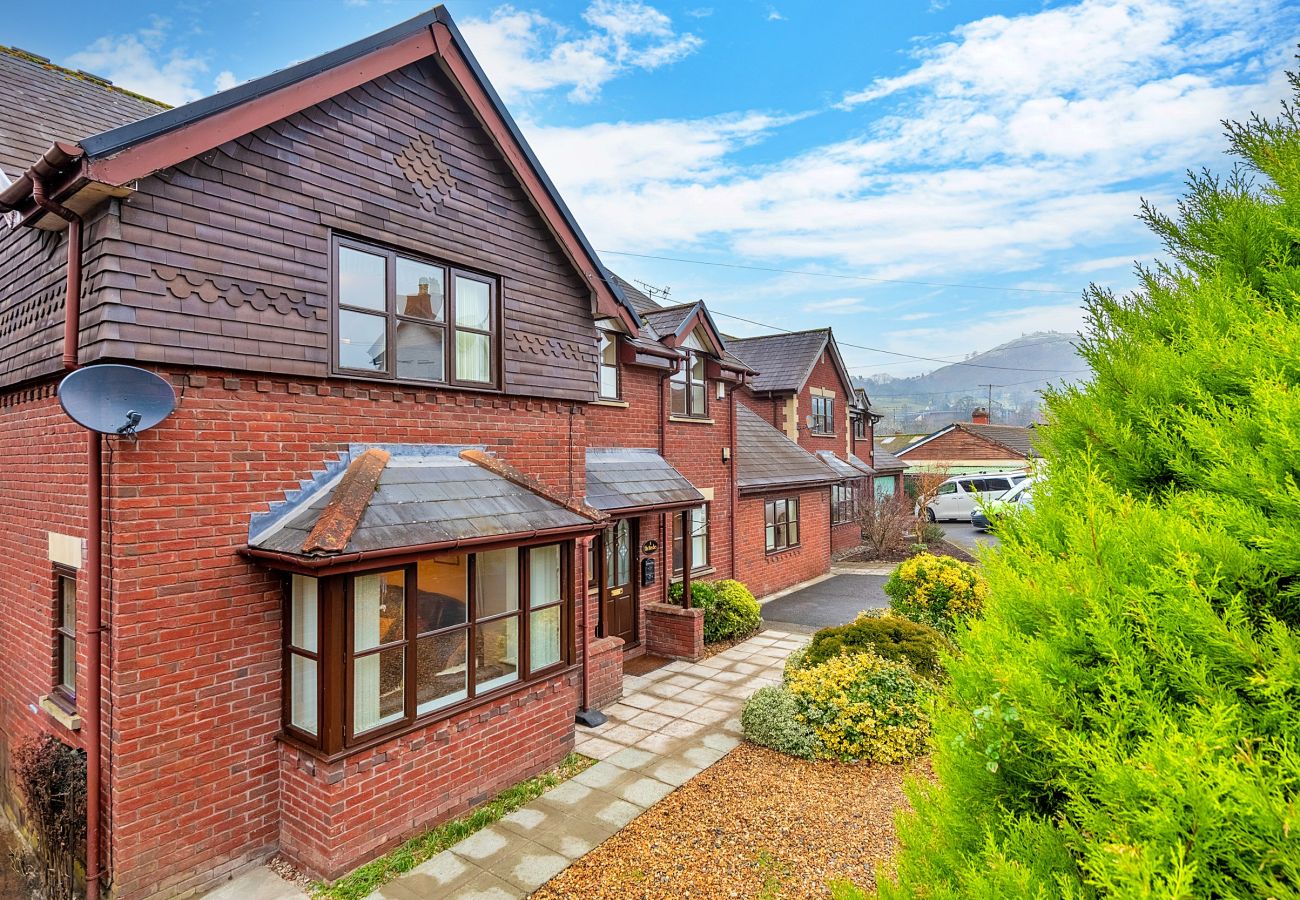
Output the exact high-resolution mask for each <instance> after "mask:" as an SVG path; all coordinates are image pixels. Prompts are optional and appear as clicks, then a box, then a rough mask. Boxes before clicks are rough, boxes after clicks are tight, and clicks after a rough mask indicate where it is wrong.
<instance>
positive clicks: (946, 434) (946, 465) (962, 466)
mask: <svg viewBox="0 0 1300 900" xmlns="http://www.w3.org/2000/svg"><path fill="white" fill-rule="evenodd" d="M1033 437H1034V430H1033V427H1032V426H1030V427H1027V426H1024V425H992V424H990V423H989V416H988V410H986V409H984V408H983V407H980V408H978V409H976V410H975V411H974V412H973V413H972V414H971V421H969V422H953V423H952V424H951V425H948V426H946V427H944V428H940V429H939V430H938V431H936V432H934V433H933V434H930V435H926V436H924V437H919V438H916V437H912V436H906V435H895V436H893V438H894V440H893V442H892V443H891V442H890V441H889V439H886V438H879V439H877V447H879V448H882V449H886V450H887V452H889V453H892V454H893V456H895V457H896V458H897V459H900V460H902V461H903V462H904V463H906V464H907V465H908V466H910V467H912V468H913V469H914V470H922V469H923V470H928V471H937V472H943V473H945V474H947V475H961V474H966V473H971V472H1000V471H1012V470H1017V469H1025V468H1027V467H1028V466H1029V465H1030V463H1031V462H1032V461H1033V460H1034V459H1037V458H1038V457H1039V454H1038V451H1037V450H1035V449H1034V441H1033ZM909 438H910V439H909Z"/></svg>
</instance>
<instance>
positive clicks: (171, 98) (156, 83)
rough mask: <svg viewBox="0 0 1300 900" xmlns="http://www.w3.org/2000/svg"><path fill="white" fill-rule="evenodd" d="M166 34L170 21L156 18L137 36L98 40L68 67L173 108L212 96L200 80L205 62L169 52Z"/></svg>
mask: <svg viewBox="0 0 1300 900" xmlns="http://www.w3.org/2000/svg"><path fill="white" fill-rule="evenodd" d="M167 34H168V23H167V21H166V20H165V19H159V18H155V19H154V20H153V21H152V22H151V24H150V25H149V26H148V27H146V28H142V29H140V30H139V31H137V32H135V33H134V34H118V35H105V36H103V37H101V38H98V39H96V40H95V41H94V43H92V44H91V45H90V46H89V47H87V48H86V49H85V50H82V51H80V52H78V53H74V54H72V55H71V56H69V57H68V58H67V60H66V64H67V65H68V66H70V67H72V68H75V69H84V70H86V71H87V72H93V73H94V74H96V75H100V76H103V77H104V78H107V79H109V80H110V81H112V82H113V83H115V84H120V85H122V86H123V87H125V88H128V89H130V90H132V91H135V92H136V93H139V94H143V95H145V96H146V97H152V98H153V99H155V100H161V101H162V102H163V103H169V104H171V105H173V106H175V105H179V104H181V103H189V102H190V101H191V100H197V99H199V98H200V97H202V96H204V95H205V94H207V93H210V92H209V91H207V90H205V89H203V88H200V87H199V79H200V78H201V76H203V75H205V74H206V73H207V71H208V64H207V62H206V60H204V59H202V58H200V57H197V56H193V55H189V54H187V53H186V52H185V51H183V50H181V49H179V48H173V49H172V50H170V51H168V50H166V49H165V43H166V39H167ZM225 74H228V73H224V72H223V73H222V75H225ZM218 79H220V76H218Z"/></svg>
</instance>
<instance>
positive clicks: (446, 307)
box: [330, 234, 505, 390]
mask: <svg viewBox="0 0 1300 900" xmlns="http://www.w3.org/2000/svg"><path fill="white" fill-rule="evenodd" d="M344 248H346V249H349V250H356V251H358V252H361V253H369V254H371V255H372V256H379V257H382V258H383V259H384V309H383V310H382V311H380V310H376V309H366V308H364V307H355V306H346V305H343V304H342V303H340V302H339V255H340V254H339V251H340V250H341V249H344ZM398 257H401V258H403V259H407V260H411V261H413V262H417V263H420V264H422V265H427V266H431V267H436V268H439V269H441V270H442V273H443V315H442V320H441V321H440V322H436V323H435V322H430V321H428V320H425V319H420V318H418V317H411V316H403V315H400V314H399V313H398V312H397V259H398ZM457 278H465V279H469V280H472V281H477V282H480V283H482V284H485V285H487V288H488V326H489V327H488V330H486V331H484V330H481V329H477V328H469V327H464V326H459V325H457V324H456V280H457ZM342 312H356V313H363V314H366V315H372V316H376V317H382V318H383V319H384V320H385V326H384V341H385V348H386V349H385V369H384V371H382V372H380V371H376V370H373V369H351V368H347V367H345V366H343V365H342V363H341V361H340V357H339V338H340V324H339V320H340V315H341V313H342ZM399 322H411V323H413V324H416V325H422V326H425V327H428V328H436V329H439V330H440V331H441V332H442V376H443V377H442V379H441V380H437V381H434V380H426V379H421V378H410V377H400V376H398V374H397V353H396V347H397V326H398V323H399ZM504 331H505V329H504V328H503V326H502V304H501V284H500V279H499V278H497V277H495V276H493V275H489V274H487V273H484V272H477V271H474V270H472V269H467V268H465V267H464V266H459V265H456V264H454V263H449V262H445V261H443V260H440V259H437V258H434V257H431V256H425V255H422V254H419V253H415V252H412V251H409V250H406V249H400V248H396V247H391V246H387V245H384V244H378V243H375V242H373V241H366V240H361V239H359V238H354V237H349V236H347V235H342V234H334V235H332V236H331V239H330V372H331V374H334V375H341V376H345V377H348V378H362V379H366V380H369V381H384V382H395V383H398V384H420V385H445V386H447V387H455V388H466V389H471V390H475V389H476V390H500V388H501V345H502V335H503V334H504ZM458 332H466V333H470V334H484V335H487V336H488V342H489V354H488V356H489V359H488V369H489V374H490V376H491V377H490V379H489V380H488V381H470V380H467V379H460V378H457V377H456V335H457V333H458Z"/></svg>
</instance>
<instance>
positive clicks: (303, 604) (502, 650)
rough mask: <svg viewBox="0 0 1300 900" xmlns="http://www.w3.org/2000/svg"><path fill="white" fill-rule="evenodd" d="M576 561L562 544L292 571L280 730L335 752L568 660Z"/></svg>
mask: <svg viewBox="0 0 1300 900" xmlns="http://www.w3.org/2000/svg"><path fill="white" fill-rule="evenodd" d="M571 567H572V544H571V543H564V544H544V545H539V546H531V547H509V548H505V549H501V550H489V551H484V552H480V553H470V554H455V555H444V556H436V557H427V558H423V559H419V560H417V561H415V562H412V563H409V564H406V565H402V566H398V567H394V568H391V569H386V570H382V571H376V572H363V573H357V574H350V575H338V576H330V577H324V578H320V579H316V578H311V577H308V576H302V575H294V576H292V580H291V585H290V589H289V604H288V613H287V615H288V625H287V628H286V644H287V646H286V651H287V653H286V655H287V660H286V673H285V685H286V687H285V690H286V695H287V697H286V703H285V720H284V721H285V732H286V733H287V734H289V735H291V736H293V737H294V738H296V739H298V740H299V741H301V742H303V743H307V744H309V745H312V746H316V747H318V748H319V749H321V750H323V751H325V752H327V753H334V752H340V751H342V750H345V749H347V748H349V747H352V746H357V745H360V744H364V743H365V742H367V741H370V740H372V739H375V738H379V737H383V736H388V735H390V734H392V733H395V732H398V731H401V730H403V729H405V728H409V727H415V726H416V725H417V724H420V723H422V722H424V721H427V720H431V719H433V718H435V717H437V716H439V715H450V714H451V713H452V712H454V711H455V710H457V709H461V708H464V707H466V706H470V705H473V704H474V703H475V702H476V701H480V700H483V699H485V698H487V697H489V696H490V695H493V694H495V693H498V692H500V691H505V690H509V689H510V688H512V687H516V686H518V685H521V684H525V683H527V682H529V681H531V680H533V679H536V678H542V677H546V675H547V674H549V673H551V672H553V671H555V670H557V669H559V668H560V667H562V666H564V665H567V664H568V662H569V660H570V659H571V658H572V652H571V649H570V647H571V643H572V634H573V622H572V617H573V612H572V610H573V604H572V591H571V584H570V582H571V577H570V572H571V571H572V568H571ZM326 623H334V624H332V625H331V624H326ZM331 629H334V630H335V631H338V632H341V633H339V634H338V635H337V637H334V636H331ZM326 647H335V648H337V652H336V653H333V654H331V653H328V652H326V651H324V650H323V649H322V648H326Z"/></svg>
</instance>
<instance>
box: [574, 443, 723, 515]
mask: <svg viewBox="0 0 1300 900" xmlns="http://www.w3.org/2000/svg"><path fill="white" fill-rule="evenodd" d="M703 502H704V495H703V494H701V493H700V492H699V491H697V490H696V489H695V486H694V485H693V484H691V483H690V482H689V481H687V480H686V476H685V475H683V474H682V473H681V472H678V471H677V470H676V469H674V468H673V467H672V466H670V465H669V464H668V462H667V461H666V460H665V459H664V458H663V457H662V456H660V455H659V454H658V453H656V452H655V451H654V450H639V449H638V450H631V449H595V448H593V449H589V450H588V451H587V503H588V504H589V505H590V506H592V507H595V508H596V509H599V510H601V511H602V512H608V511H609V510H615V509H618V510H622V509H634V508H637V507H647V506H664V505H667V504H670V503H703Z"/></svg>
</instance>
